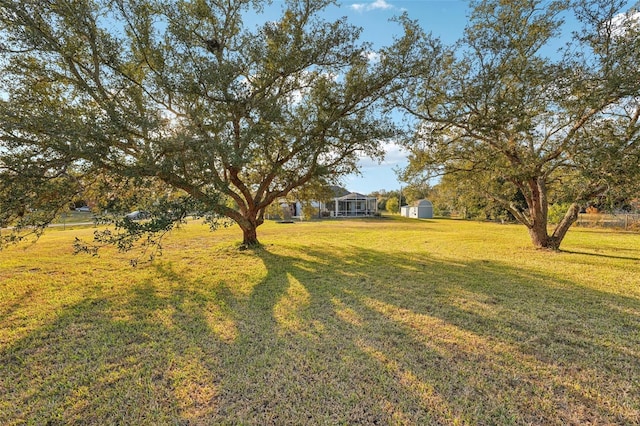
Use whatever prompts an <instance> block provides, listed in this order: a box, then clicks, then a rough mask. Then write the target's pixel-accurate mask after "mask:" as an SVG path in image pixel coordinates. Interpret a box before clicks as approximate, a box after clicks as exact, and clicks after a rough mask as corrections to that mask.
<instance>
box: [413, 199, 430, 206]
mask: <svg viewBox="0 0 640 426" xmlns="http://www.w3.org/2000/svg"><path fill="white" fill-rule="evenodd" d="M416 206H417V207H433V203H432V202H431V201H429V200H420V201H418V202H416Z"/></svg>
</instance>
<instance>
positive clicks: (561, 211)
mask: <svg viewBox="0 0 640 426" xmlns="http://www.w3.org/2000/svg"><path fill="white" fill-rule="evenodd" d="M569 207H570V205H569V204H567V203H556V204H551V205H550V206H549V211H548V212H547V221H548V222H549V223H550V224H552V225H557V224H558V223H560V221H561V220H562V218H563V217H564V215H565V214H566V213H567V210H569Z"/></svg>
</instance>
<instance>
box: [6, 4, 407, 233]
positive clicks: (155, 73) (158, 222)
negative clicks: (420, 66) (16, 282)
mask: <svg viewBox="0 0 640 426" xmlns="http://www.w3.org/2000/svg"><path fill="white" fill-rule="evenodd" d="M331 3H332V2H331V1H326V0H291V1H286V2H284V3H278V5H282V14H281V16H280V17H279V19H277V20H276V21H266V22H264V23H263V24H261V25H257V26H255V27H252V26H250V25H247V24H245V23H243V19H244V20H245V21H246V17H247V16H249V14H251V15H253V16H254V18H255V17H256V16H258V17H259V16H261V15H260V13H261V11H263V7H264V6H265V2H261V1H250V0H190V1H187V0H175V1H154V0H129V1H125V0H57V1H41V0H19V1H18V0H0V37H1V40H0V43H1V45H0V48H1V57H0V75H1V79H2V80H1V88H0V93H1V94H0V120H1V121H0V226H6V225H8V224H13V225H15V228H14V231H13V233H12V234H11V235H5V240H6V239H7V238H8V239H10V238H19V237H20V235H21V234H20V233H21V232H22V231H23V230H25V229H32V230H41V229H43V228H44V227H45V226H46V225H47V224H48V223H49V222H50V221H51V220H52V219H53V218H54V217H55V215H56V214H58V213H59V212H61V211H63V210H64V209H65V208H66V206H67V205H68V202H69V200H71V199H73V198H74V197H77V196H78V195H81V196H82V195H83V196H85V197H93V200H95V201H94V202H95V203H96V204H97V207H98V208H99V210H101V211H102V210H105V209H106V210H109V211H111V212H120V211H123V210H126V209H127V208H133V207H136V206H138V207H139V206H142V205H143V204H144V207H145V208H146V209H149V210H151V212H152V213H153V218H152V220H151V221H149V222H146V223H143V224H133V223H131V222H127V221H124V222H123V221H120V222H118V223H119V224H120V225H122V226H124V227H125V228H126V229H127V230H128V231H129V234H131V233H134V234H136V235H138V236H140V235H143V234H144V233H145V232H147V231H149V232H157V231H159V230H160V231H162V230H166V229H170V228H171V226H173V224H174V223H175V222H176V221H179V220H181V219H182V218H183V217H184V216H185V215H186V214H188V213H197V214H201V215H208V217H209V218H216V217H226V218H230V219H232V220H233V221H235V222H236V223H237V224H238V225H239V226H240V228H241V229H242V231H243V234H244V243H245V244H247V245H254V244H257V243H258V239H257V233H256V229H257V228H258V226H260V224H262V223H263V220H264V219H263V218H264V212H265V209H266V208H267V207H268V206H269V205H270V204H271V203H272V202H274V201H276V200H278V199H280V198H282V197H285V196H286V195H287V194H288V193H289V192H291V191H292V190H293V189H295V188H299V187H301V186H304V185H306V184H308V183H311V182H316V183H317V182H319V181H321V182H335V181H336V180H337V178H339V177H340V176H343V175H345V174H348V173H351V172H353V171H354V170H356V169H357V159H358V157H359V156H361V155H369V156H374V157H375V156H380V155H381V154H382V151H381V141H384V140H386V139H388V138H391V137H393V136H394V135H396V129H395V127H394V125H393V122H392V120H390V118H389V111H388V110H386V109H385V106H384V103H383V100H384V99H385V97H387V96H388V95H389V94H391V93H393V92H395V91H397V90H399V89H400V88H401V87H402V85H403V83H404V81H405V80H406V73H407V72H408V71H409V68H410V66H411V64H412V63H415V61H413V60H407V58H409V57H412V58H414V59H415V51H414V50H415V46H417V44H416V43H415V41H416V40H415V38H416V37H418V36H419V34H418V33H417V32H415V31H413V29H412V25H411V24H410V23H409V22H408V21H406V20H404V21H403V20H400V23H402V22H404V27H405V30H406V31H405V34H404V36H403V37H401V38H398V39H397V40H396V42H395V44H394V45H393V46H391V47H388V48H383V49H381V50H380V51H379V52H378V53H380V54H379V55H377V58H378V59H376V60H371V59H370V58H371V55H370V53H371V46H369V45H368V44H366V43H362V42H360V41H359V35H360V30H359V29H358V28H355V27H353V26H351V25H349V24H348V23H347V22H346V21H345V20H344V19H340V20H337V21H335V22H327V21H325V20H323V19H322V18H320V17H319V14H320V12H321V11H322V10H323V9H325V8H326V7H327V6H328V5H329V4H331ZM87 194H92V195H87ZM145 203H146V204H145ZM118 214H120V213H118ZM120 217H121V214H120ZM105 235H106V236H109V235H111V234H103V236H105ZM107 239H108V238H107ZM127 241H130V240H127Z"/></svg>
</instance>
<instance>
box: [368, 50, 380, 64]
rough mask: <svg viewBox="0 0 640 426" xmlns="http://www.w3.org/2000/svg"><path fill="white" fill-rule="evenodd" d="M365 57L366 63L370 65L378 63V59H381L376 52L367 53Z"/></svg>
mask: <svg viewBox="0 0 640 426" xmlns="http://www.w3.org/2000/svg"><path fill="white" fill-rule="evenodd" d="M365 57H366V58H367V61H369V62H371V63H377V62H380V59H382V55H380V53H378V52H373V51H370V52H367V53H366V54H365Z"/></svg>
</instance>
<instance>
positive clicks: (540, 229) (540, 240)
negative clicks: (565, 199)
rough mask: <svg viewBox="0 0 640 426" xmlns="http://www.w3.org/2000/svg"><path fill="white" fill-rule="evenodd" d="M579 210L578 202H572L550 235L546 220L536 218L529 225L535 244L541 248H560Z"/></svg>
mask: <svg viewBox="0 0 640 426" xmlns="http://www.w3.org/2000/svg"><path fill="white" fill-rule="evenodd" d="M579 211H580V207H579V206H578V204H575V203H574V204H572V205H571V206H570V207H569V209H568V210H567V212H566V213H565V215H564V217H563V218H562V221H560V223H559V224H558V225H557V226H556V228H555V229H554V231H553V234H552V235H549V234H548V232H547V221H546V220H544V221H542V220H538V221H535V220H534V221H533V223H532V225H531V226H530V227H529V235H530V236H531V242H532V243H533V245H534V246H535V247H536V248H540V249H548V250H558V249H559V248H560V244H561V243H562V240H563V239H564V237H565V236H566V235H567V232H568V231H569V228H570V227H571V225H573V224H574V223H575V221H576V220H577V219H578V213H579ZM545 219H546V218H545Z"/></svg>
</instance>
